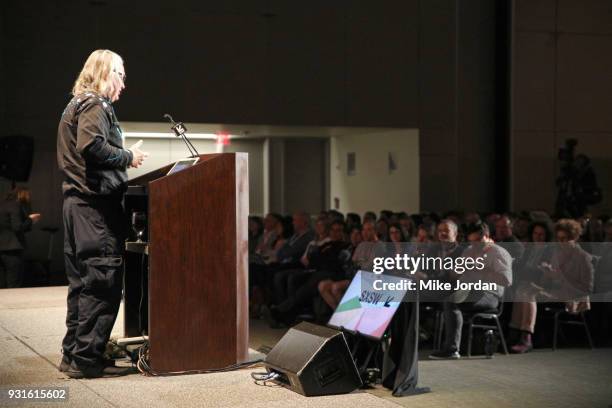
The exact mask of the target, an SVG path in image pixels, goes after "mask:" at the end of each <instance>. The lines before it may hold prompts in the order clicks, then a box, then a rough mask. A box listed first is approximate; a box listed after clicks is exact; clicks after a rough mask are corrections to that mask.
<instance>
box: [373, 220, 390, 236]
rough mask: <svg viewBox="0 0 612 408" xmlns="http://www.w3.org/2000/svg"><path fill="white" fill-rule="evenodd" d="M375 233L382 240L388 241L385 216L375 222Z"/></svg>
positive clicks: (387, 227)
mask: <svg viewBox="0 0 612 408" xmlns="http://www.w3.org/2000/svg"><path fill="white" fill-rule="evenodd" d="M376 235H377V236H378V239H379V240H380V241H382V242H387V241H389V223H388V222H387V220H386V219H385V218H381V219H379V220H378V221H377V222H376Z"/></svg>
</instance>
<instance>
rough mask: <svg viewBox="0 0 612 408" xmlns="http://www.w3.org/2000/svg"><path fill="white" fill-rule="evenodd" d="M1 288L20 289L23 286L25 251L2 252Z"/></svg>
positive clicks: (0, 255) (0, 254)
mask: <svg viewBox="0 0 612 408" xmlns="http://www.w3.org/2000/svg"><path fill="white" fill-rule="evenodd" d="M0 261H2V265H1V269H0V288H20V287H21V285H22V284H23V250H21V249H16V250H14V251H2V252H0Z"/></svg>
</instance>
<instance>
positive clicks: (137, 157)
mask: <svg viewBox="0 0 612 408" xmlns="http://www.w3.org/2000/svg"><path fill="white" fill-rule="evenodd" d="M140 146H142V140H139V141H137V142H136V143H134V144H133V145H132V146H131V147H130V148H129V149H128V150H129V151H131V152H132V156H133V157H132V163H130V165H131V166H132V167H135V168H138V167H140V165H141V164H142V162H143V161H144V159H146V158H147V157H149V153H147V152H143V151H142V150H140Z"/></svg>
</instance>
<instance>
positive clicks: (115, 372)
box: [66, 363, 137, 379]
mask: <svg viewBox="0 0 612 408" xmlns="http://www.w3.org/2000/svg"><path fill="white" fill-rule="evenodd" d="M136 372H137V370H136V369H135V368H134V367H117V366H114V365H112V366H89V367H82V368H78V367H77V366H76V365H75V364H74V363H72V364H71V365H70V368H69V369H68V371H66V375H67V376H68V377H70V378H75V379H81V378H102V377H120V376H123V375H129V374H134V373H136Z"/></svg>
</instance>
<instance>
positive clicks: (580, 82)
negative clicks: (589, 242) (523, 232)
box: [511, 0, 612, 213]
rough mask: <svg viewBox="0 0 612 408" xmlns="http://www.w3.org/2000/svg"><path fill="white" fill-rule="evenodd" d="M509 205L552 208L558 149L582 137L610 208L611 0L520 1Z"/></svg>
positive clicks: (581, 146)
mask: <svg viewBox="0 0 612 408" xmlns="http://www.w3.org/2000/svg"><path fill="white" fill-rule="evenodd" d="M513 42H514V47H513V58H512V65H513V67H512V73H513V79H512V84H513V86H512V93H513V103H512V109H513V115H512V133H511V137H512V139H511V140H512V154H513V158H512V165H513V166H512V184H511V187H512V205H513V207H514V208H516V209H521V208H544V209H547V210H553V209H554V202H555V196H556V189H555V184H554V183H555V178H556V177H557V176H558V174H559V163H558V162H557V160H556V157H557V151H558V149H559V147H562V146H563V144H564V142H565V140H566V139H568V138H575V139H577V140H578V147H577V152H578V153H585V154H587V155H589V156H590V157H591V159H592V162H593V167H594V169H595V171H596V172H597V175H598V179H599V182H600V184H601V187H602V188H603V190H604V201H603V202H602V203H601V204H599V205H597V206H595V207H594V208H593V210H594V211H595V212H596V213H597V212H599V213H603V212H607V213H610V212H611V211H612V179H611V178H610V177H609V175H610V174H611V173H612V160H610V154H611V152H612V115H610V106H612V76H611V74H610V73H611V72H612V2H610V1H608V0H583V1H580V2H576V1H572V0H515V1H514V27H513Z"/></svg>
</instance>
